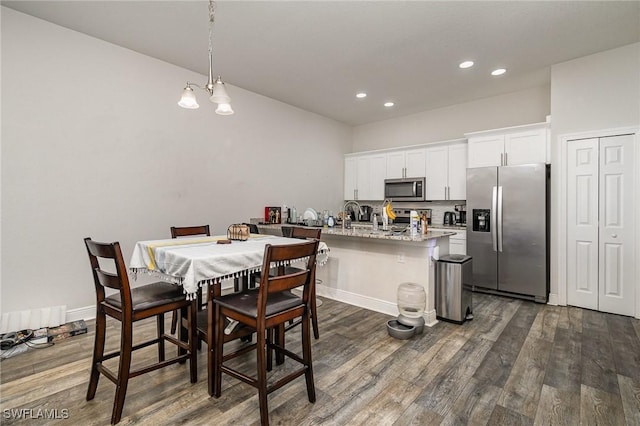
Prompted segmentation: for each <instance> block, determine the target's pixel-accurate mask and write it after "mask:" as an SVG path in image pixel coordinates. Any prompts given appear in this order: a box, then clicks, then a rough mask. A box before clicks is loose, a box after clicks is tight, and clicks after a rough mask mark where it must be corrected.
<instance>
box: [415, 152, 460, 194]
mask: <svg viewBox="0 0 640 426" xmlns="http://www.w3.org/2000/svg"><path fill="white" fill-rule="evenodd" d="M426 166H427V169H426V187H427V188H426V191H425V195H426V197H425V198H426V199H427V200H464V199H466V197H467V192H466V186H467V183H466V182H467V144H466V143H457V144H447V145H438V146H434V147H431V148H427V149H426Z"/></svg>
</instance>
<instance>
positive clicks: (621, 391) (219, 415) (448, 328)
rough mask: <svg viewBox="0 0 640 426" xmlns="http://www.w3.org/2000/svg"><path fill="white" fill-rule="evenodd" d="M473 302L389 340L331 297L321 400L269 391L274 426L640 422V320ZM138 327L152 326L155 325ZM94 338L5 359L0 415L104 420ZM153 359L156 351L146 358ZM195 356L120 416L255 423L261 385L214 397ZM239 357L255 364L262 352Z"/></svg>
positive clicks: (153, 382) (373, 322)
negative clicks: (446, 319) (193, 380)
mask: <svg viewBox="0 0 640 426" xmlns="http://www.w3.org/2000/svg"><path fill="white" fill-rule="evenodd" d="M473 299H474V314H475V319H474V320H473V321H471V322H467V323H465V324H464V325H461V326H459V325H455V324H449V323H443V322H441V323H439V324H438V325H436V326H435V327H432V328H425V332H424V334H423V335H421V336H417V337H414V338H412V339H411V340H405V341H400V340H395V339H393V338H391V337H389V336H387V333H386V329H385V322H386V321H387V320H388V319H389V317H388V316H385V315H382V314H379V313H375V312H371V311H367V310H364V309H360V308H357V307H354V306H350V305H346V304H342V303H338V302H335V301H332V300H326V299H325V300H324V303H323V305H322V306H321V307H320V308H319V319H320V333H321V336H320V340H318V341H315V342H314V345H313V357H314V368H315V382H316V392H317V402H316V403H315V404H310V403H309V402H308V401H307V397H306V393H305V385H304V380H303V379H302V378H301V379H298V380H296V381H295V382H293V383H292V384H290V385H288V386H285V387H284V388H283V389H280V390H279V391H276V392H275V393H273V394H271V395H270V397H269V410H270V419H271V423H272V424H283V425H308V424H327V425H345V424H349V425H358V424H367V425H369V426H371V425H409V424H413V425H454V424H455V425H462V424H472V425H487V424H488V425H519V424H522V425H530V424H536V425H556V424H557V425H560V424H567V425H640V321H639V320H635V319H631V318H627V317H621V316H616V315H609V314H603V313H599V312H593V311H588V310H582V309H578V308H571V307H555V306H547V305H539V304H534V303H532V302H526V301H520V300H514V299H508V298H502V297H497V296H490V295H484V294H478V293H475V294H474V295H473ZM110 326H111V327H112V328H113V329H110V330H109V331H112V337H113V338H112V339H109V342H108V343H109V346H110V347H115V346H116V345H117V344H118V336H117V329H116V328H115V327H116V326H115V325H114V324H113V323H111V325H110ZM136 331H137V332H139V333H141V334H143V335H147V336H149V335H150V334H152V333H153V332H154V331H155V330H154V323H153V322H147V323H144V324H139V325H137V329H136ZM92 338H93V333H92V327H91V328H90V333H89V334H88V335H85V336H76V337H73V338H71V339H69V340H67V341H65V342H63V343H59V344H56V345H55V346H54V347H51V348H48V349H42V350H30V351H29V352H27V353H25V354H21V355H19V356H16V357H14V358H10V359H8V360H5V361H3V362H2V363H1V364H0V366H1V369H2V370H1V376H0V378H1V381H2V385H1V387H0V390H1V396H0V398H1V408H2V414H1V415H2V423H3V424H20V423H23V424H26V423H29V424H38V425H40V424H53V423H67V424H68V423H70V422H72V424H82V425H85V424H96V425H102V424H108V423H109V419H110V415H111V405H112V403H113V396H114V389H115V387H114V385H113V384H112V383H111V382H109V381H108V380H106V379H105V378H101V380H100V384H99V386H98V392H97V395H96V398H95V400H94V401H91V402H86V401H85V392H86V388H87V382H88V378H89V363H90V355H91V350H92ZM298 339H299V332H296V333H291V334H289V335H288V340H289V341H288V343H287V345H288V347H289V348H294V347H295V348H297V347H298V342H299V340H298ZM205 347H206V346H205ZM145 351H147V350H146V349H145ZM153 356H155V353H154V350H153V349H149V350H148V351H147V352H143V353H142V355H141V357H138V360H142V361H144V359H145V357H153ZM134 361H135V358H134ZM198 361H199V364H198V366H199V374H198V377H199V381H198V383H197V384H194V385H192V384H190V383H189V377H188V376H189V374H188V366H187V365H174V366H171V367H168V368H165V369H163V370H159V371H156V372H153V373H150V374H147V375H144V376H141V377H139V378H135V379H132V381H131V382H130V384H129V391H128V394H127V399H126V402H125V406H124V413H123V420H122V421H121V423H120V424H123V425H126V424H149V425H168V424H179V423H180V424H190V425H191V424H193V425H199V424H203V425H208V424H220V425H222V424H243V425H244V424H258V422H259V411H258V400H257V396H256V394H255V391H254V389H253V388H251V387H249V386H247V385H245V384H243V383H240V382H238V381H236V380H235V379H232V378H230V377H228V376H225V377H223V392H222V397H221V398H220V399H215V398H210V397H209V395H208V394H207V380H206V374H207V371H206V356H205V353H204V351H203V352H202V353H200V355H199V359H198ZM240 362H243V363H244V364H245V367H246V368H247V369H248V368H250V367H251V366H252V365H253V364H252V362H253V357H247V359H245V360H241V361H240ZM290 364H291V363H287V364H285V366H284V367H283V368H281V369H280V370H278V371H276V374H283V373H284V370H286V369H287V366H288V365H290ZM13 408H17V409H31V410H32V411H31V413H34V414H37V413H38V410H39V409H48V410H51V409H57V410H58V413H59V414H61V413H62V410H68V415H69V420H60V419H59V420H45V419H39V420H32V419H31V420H27V421H17V420H15V419H13V418H9V417H10V415H8V413H10V412H8V411H6V410H8V409H13Z"/></svg>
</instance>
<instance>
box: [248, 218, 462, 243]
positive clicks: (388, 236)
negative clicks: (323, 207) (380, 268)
mask: <svg viewBox="0 0 640 426" xmlns="http://www.w3.org/2000/svg"><path fill="white" fill-rule="evenodd" d="M282 226H295V225H290V224H266V225H258V229H260V228H265V229H280V228H281V227H282ZM381 228H382V227H381ZM322 235H335V236H340V237H354V238H370V239H377V240H391V241H410V242H421V241H428V240H433V239H435V238H442V237H449V236H451V235H455V232H453V229H451V231H429V232H428V233H427V234H426V235H422V234H418V235H416V236H413V237H412V236H411V235H410V234H409V233H408V232H407V231H405V232H391V231H382V229H380V230H378V231H374V230H373V228H372V225H371V224H370V223H363V222H355V223H354V224H353V225H352V227H351V229H344V230H343V229H342V227H340V226H336V227H333V228H322Z"/></svg>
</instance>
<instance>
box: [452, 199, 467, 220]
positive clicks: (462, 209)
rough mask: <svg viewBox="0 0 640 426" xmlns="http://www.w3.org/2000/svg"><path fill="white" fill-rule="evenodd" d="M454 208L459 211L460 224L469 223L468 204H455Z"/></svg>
mask: <svg viewBox="0 0 640 426" xmlns="http://www.w3.org/2000/svg"><path fill="white" fill-rule="evenodd" d="M454 210H455V211H456V212H457V213H458V220H457V223H458V224H459V225H466V224H467V205H466V204H458V205H455V206H454Z"/></svg>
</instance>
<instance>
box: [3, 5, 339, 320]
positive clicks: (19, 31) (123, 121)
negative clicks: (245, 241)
mask: <svg viewBox="0 0 640 426" xmlns="http://www.w3.org/2000/svg"><path fill="white" fill-rule="evenodd" d="M1 14H2V16H1V18H2V27H1V28H2V124H3V126H2V282H1V285H2V288H1V294H2V302H1V311H2V312H5V313H7V312H11V311H17V310H26V309H32V308H40V307H45V306H55V305H67V306H68V308H69V309H74V308H80V307H85V306H89V305H92V304H94V303H95V295H94V290H93V284H92V279H91V273H90V269H89V265H88V260H87V254H86V251H85V248H84V244H83V242H82V239H83V238H84V237H87V236H90V237H92V238H94V239H96V240H99V241H114V240H119V241H120V242H121V244H122V247H123V251H124V256H125V260H126V261H127V262H128V260H129V256H130V255H131V251H132V249H133V245H134V244H135V242H136V241H138V240H144V239H153V238H164V237H169V236H170V235H169V227H170V226H171V225H189V224H205V223H209V224H211V225H212V226H213V228H214V232H215V233H225V232H226V229H227V226H228V225H229V224H231V223H234V222H240V221H247V220H248V219H249V217H258V216H261V215H263V211H264V206H266V205H281V204H282V203H287V204H288V205H296V206H298V209H301V208H305V207H309V206H312V207H315V208H318V209H324V208H326V209H332V210H335V211H337V210H339V206H340V205H341V201H342V191H343V188H342V174H343V154H344V153H346V152H348V151H350V147H351V128H350V127H348V126H346V125H343V124H341V123H338V122H335V121H333V120H330V119H327V118H324V117H321V116H318V115H315V114H311V113H309V112H306V111H302V110H300V109H297V108H294V107H291V106H289V105H286V104H283V103H280V102H277V101H274V100H272V99H269V98H265V97H263V96H259V95H256V94H254V93H251V92H248V91H246V90H242V89H240V88H238V87H234V86H229V85H228V87H227V89H228V92H229V94H230V96H231V97H232V100H233V107H234V109H235V111H236V114H235V115H233V116H227V117H222V116H218V115H216V114H214V109H215V108H214V105H213V104H211V103H210V102H208V100H207V96H205V93H204V92H199V93H197V97H198V100H199V103H200V105H201V107H200V109H198V110H193V111H192V110H184V109H182V108H180V107H178V106H177V104H176V103H177V101H178V99H179V97H180V93H181V91H182V88H183V87H184V84H185V82H186V81H187V80H190V81H196V82H205V81H206V77H205V76H202V75H198V74H194V73H193V72H190V71H187V70H185V69H181V68H178V67H175V66H173V65H170V64H168V63H165V62H162V61H159V60H156V59H153V58H150V57H147V56H143V55H140V54H138V53H135V52H133V51H130V50H126V49H123V48H121V47H118V46H115V45H112V44H108V43H106V42H103V41H101V40H98V39H94V38H91V37H88V36H85V35H83V34H80V33H77V32H74V31H70V30H67V29H65V28H62V27H59V26H56V25H53V24H50V23H47V22H45V21H41V20H38V19H35V18H33V17H30V16H28V15H24V14H21V13H19V12H16V11H13V10H11V9H7V8H4V7H3V8H1ZM202 59H203V60H206V57H203V58H202ZM225 77H226V78H227V79H228V80H233V76H225Z"/></svg>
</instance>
